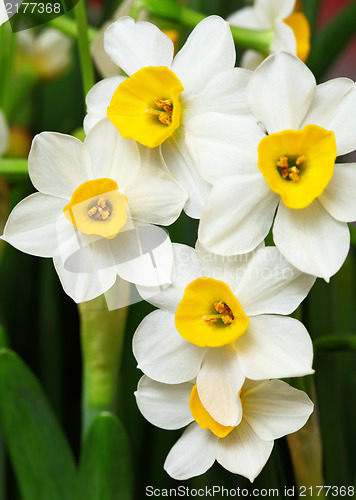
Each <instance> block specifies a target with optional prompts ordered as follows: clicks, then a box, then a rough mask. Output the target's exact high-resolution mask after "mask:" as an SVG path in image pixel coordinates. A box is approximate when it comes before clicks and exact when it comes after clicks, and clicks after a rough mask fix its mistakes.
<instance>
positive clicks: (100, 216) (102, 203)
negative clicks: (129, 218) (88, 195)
mask: <svg viewBox="0 0 356 500" xmlns="http://www.w3.org/2000/svg"><path fill="white" fill-rule="evenodd" d="M88 215H89V217H91V218H92V219H94V220H98V221H100V220H102V221H104V220H106V219H108V218H109V217H110V215H111V209H110V207H109V206H108V205H107V200H106V198H105V196H101V197H100V198H99V199H98V201H97V204H96V205H94V206H93V207H91V208H90V209H89V210H88Z"/></svg>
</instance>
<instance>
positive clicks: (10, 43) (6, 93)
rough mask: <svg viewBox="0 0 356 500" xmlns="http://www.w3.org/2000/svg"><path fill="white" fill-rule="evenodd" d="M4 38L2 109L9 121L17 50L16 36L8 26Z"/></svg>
mask: <svg viewBox="0 0 356 500" xmlns="http://www.w3.org/2000/svg"><path fill="white" fill-rule="evenodd" d="M6 25H9V23H6ZM2 38H3V40H2V41H1V43H2V44H3V45H2V50H3V56H5V57H4V61H3V66H2V70H1V73H2V77H1V80H2V82H1V83H2V85H1V97H0V107H1V108H2V110H3V112H4V114H5V116H6V117H7V119H9V117H10V116H9V102H10V100H11V99H10V98H11V94H12V92H13V89H12V86H11V76H12V69H13V63H14V57H15V50H16V34H15V33H13V32H12V31H11V29H10V26H6V29H5V30H4V32H3V36H2Z"/></svg>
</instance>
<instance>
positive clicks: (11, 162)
mask: <svg viewBox="0 0 356 500" xmlns="http://www.w3.org/2000/svg"><path fill="white" fill-rule="evenodd" d="M0 175H16V176H17V175H23V176H25V175H26V176H27V175H28V167H27V158H0Z"/></svg>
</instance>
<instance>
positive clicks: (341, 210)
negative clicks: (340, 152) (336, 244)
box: [319, 163, 356, 222]
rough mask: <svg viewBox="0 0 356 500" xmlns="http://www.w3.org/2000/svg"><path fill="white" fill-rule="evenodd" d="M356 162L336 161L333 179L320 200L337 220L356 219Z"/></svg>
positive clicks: (348, 220)
mask: <svg viewBox="0 0 356 500" xmlns="http://www.w3.org/2000/svg"><path fill="white" fill-rule="evenodd" d="M355 192H356V163H336V164H335V169H334V173H333V176H332V179H331V181H330V182H329V184H328V185H327V187H326V188H325V191H324V192H323V194H322V195H321V196H319V201H320V202H321V204H322V205H323V207H324V208H325V210H327V211H328V212H329V214H330V215H332V216H333V217H334V218H335V219H336V220H339V221H341V222H351V221H355V220H356V200H355Z"/></svg>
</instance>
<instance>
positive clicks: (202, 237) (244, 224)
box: [198, 173, 279, 255]
mask: <svg viewBox="0 0 356 500" xmlns="http://www.w3.org/2000/svg"><path fill="white" fill-rule="evenodd" d="M278 199H279V197H278V195H276V194H274V193H273V192H272V191H271V190H270V189H269V187H268V186H267V184H266V181H265V180H264V179H263V177H262V176H261V175H260V174H258V173H256V174H253V175H245V176H234V177H226V178H225V179H221V180H220V181H219V182H217V183H216V184H215V186H214V187H213V189H212V191H211V195H210V197H209V199H208V200H207V202H206V204H205V207H204V209H203V212H202V215H201V219H200V225H199V233H198V234H199V241H200V242H201V244H202V245H203V246H204V247H205V248H206V249H207V250H210V251H211V252H214V253H217V254H221V255H236V254H241V253H247V252H250V251H251V250H253V249H254V248H256V247H257V245H259V244H260V243H261V241H263V240H264V238H265V237H266V236H267V234H268V232H269V230H270V227H271V225H272V221H273V217H274V212H275V209H276V206H277V203H278Z"/></svg>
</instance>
